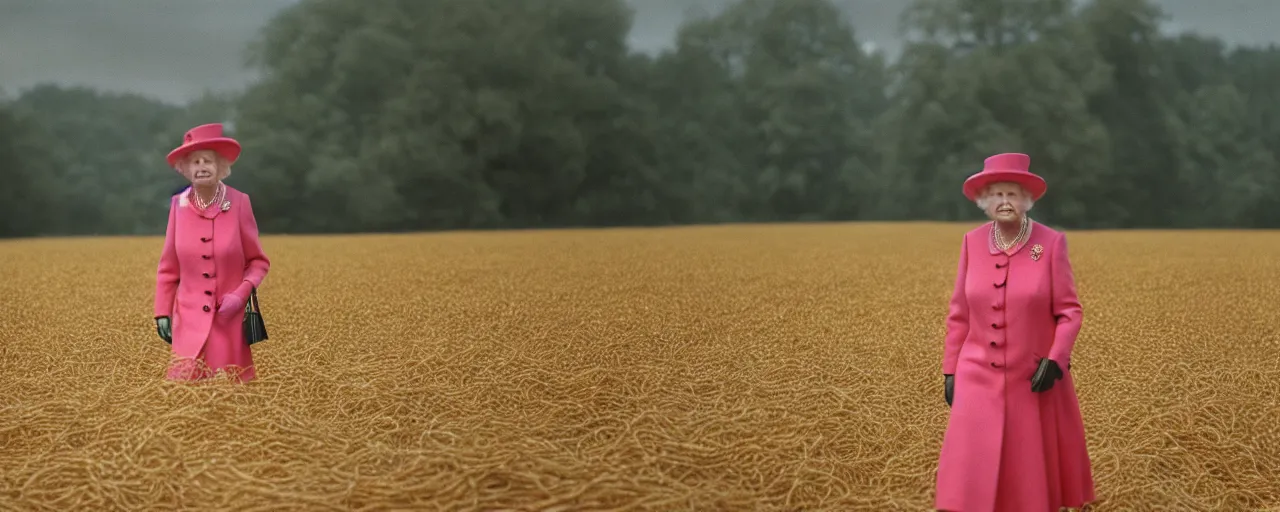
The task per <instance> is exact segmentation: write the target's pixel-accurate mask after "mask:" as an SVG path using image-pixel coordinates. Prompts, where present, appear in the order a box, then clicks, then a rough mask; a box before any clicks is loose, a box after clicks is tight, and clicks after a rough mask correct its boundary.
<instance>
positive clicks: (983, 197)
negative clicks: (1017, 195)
mask: <svg viewBox="0 0 1280 512" xmlns="http://www.w3.org/2000/svg"><path fill="white" fill-rule="evenodd" d="M997 183H1009V184H1011V185H1013V186H1015V187H1018V190H1019V191H1020V192H1021V196H1022V211H1023V212H1024V213H1025V212H1029V211H1031V208H1032V207H1033V206H1035V205H1036V200H1035V199H1032V198H1031V193H1030V192H1028V191H1027V189H1026V188H1025V187H1023V186H1022V185H1019V184H1017V183H1013V182H997ZM993 185H995V183H991V184H988V185H987V186H985V187H983V188H982V191H981V192H979V193H978V198H977V199H976V200H974V202H975V203H977V205H978V208H980V209H982V211H984V212H985V211H987V206H990V201H991V198H990V193H991V187H992V186H993Z"/></svg>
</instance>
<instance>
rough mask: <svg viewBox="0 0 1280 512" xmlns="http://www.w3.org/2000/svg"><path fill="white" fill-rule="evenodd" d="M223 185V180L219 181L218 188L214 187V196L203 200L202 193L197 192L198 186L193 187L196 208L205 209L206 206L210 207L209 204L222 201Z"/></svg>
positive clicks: (192, 193) (192, 192)
mask: <svg viewBox="0 0 1280 512" xmlns="http://www.w3.org/2000/svg"><path fill="white" fill-rule="evenodd" d="M223 187H224V185H223V184H222V182H218V186H217V188H216V189H214V192H213V197H211V198H209V200H208V201H201V200H200V194H199V193H197V192H196V188H195V187H191V195H192V196H195V200H194V201H192V202H193V203H195V205H196V210H199V211H204V210H205V209H206V208H208V207H209V205H211V204H215V203H219V202H221V200H222V192H223Z"/></svg>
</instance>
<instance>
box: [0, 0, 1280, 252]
mask: <svg viewBox="0 0 1280 512" xmlns="http://www.w3.org/2000/svg"><path fill="white" fill-rule="evenodd" d="M1277 19H1280V2H1275V1H1274V0H1218V1H1212V2H1210V1H1205V0H1093V1H1088V2H1083V1H1076V2H1072V1H1069V0H917V1H910V0H739V1H733V0H630V1H624V0H522V1H513V0H431V1H424V0H379V1H376V2H357V1H353V0H302V1H290V0H220V1H217V2H214V1H200V0H165V1H160V0H112V1H109V2H91V1H88V0H0V236H8V237H13V236H42V235H45V236H48V235H91V234H99V235H108V234H120V235H128V234H153V235H159V234H162V233H163V232H164V225H165V221H166V219H167V208H168V205H169V201H168V199H169V196H170V195H171V194H173V193H174V192H176V190H177V189H178V188H179V187H180V186H181V185H182V184H183V183H184V181H183V180H182V178H181V177H179V176H178V175H177V174H176V173H174V172H173V171H172V170H169V169H168V168H167V167H166V165H165V163H164V155H165V154H166V153H167V152H168V151H169V150H170V149H171V148H173V147H174V146H176V145H177V144H178V143H179V141H180V139H181V136H182V134H183V132H184V131H185V130H187V129H188V128H190V127H192V126H195V125H197V124H203V123H209V122H224V123H227V127H228V129H229V131H230V132H231V134H232V135H233V136H235V137H237V138H238V139H240V141H241V143H242V144H243V145H244V147H245V152H244V155H243V157H242V158H241V160H240V161H239V162H238V163H237V164H236V166H235V167H234V169H233V174H232V176H231V177H230V178H228V180H227V183H228V184H229V185H231V186H234V187H236V188H239V189H240V190H243V191H245V192H248V193H249V194H251V195H252V196H253V197H254V208H255V212H256V214H257V218H258V221H259V224H260V227H261V229H262V230H263V232H264V233H268V234H270V233H320V232H368V231H380V232H392V231H410V230H414V231H416V230H447V229H495V228H533V227H568V226H632V225H669V224H691V223H720V222H784V221H848V220H942V221H946V220H971V219H979V218H981V212H979V211H978V210H977V208H976V207H975V206H973V205H972V203H969V202H967V201H966V200H965V199H964V198H963V196H961V194H960V185H961V182H962V181H963V180H964V178H965V177H967V176H968V175H969V174H971V173H973V172H977V171H978V170H979V169H980V168H981V166H982V159H983V158H984V157H986V156H988V155H990V154H993V153H999V152H1009V151H1015V152H1025V153H1029V154H1030V155H1031V156H1032V170H1033V171H1034V172H1037V173H1040V174H1041V175H1043V176H1045V177H1046V179H1047V180H1048V181H1049V184H1050V187H1049V194H1048V195H1047V196H1046V197H1045V198H1044V199H1043V200H1042V201H1041V202H1039V203H1037V205H1036V208H1035V211H1033V212H1032V216H1033V217H1036V218H1037V219H1039V220H1041V221H1042V222H1047V223H1050V224H1053V225H1057V226H1060V227H1067V228H1077V229H1107V228H1162V227H1163V228H1225V227H1233V228H1259V227H1269V228H1274V227H1278V226H1280V198H1278V197H1277V190H1280V188H1278V187H1277V185H1280V46H1276V44H1275V43H1276V42H1277V41H1280V25H1277V24H1275V23H1274V20H1277Z"/></svg>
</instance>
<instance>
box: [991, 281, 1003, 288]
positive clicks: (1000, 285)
mask: <svg viewBox="0 0 1280 512" xmlns="http://www.w3.org/2000/svg"><path fill="white" fill-rule="evenodd" d="M992 286H995V287H996V288H1004V281H1001V282H999V283H992Z"/></svg>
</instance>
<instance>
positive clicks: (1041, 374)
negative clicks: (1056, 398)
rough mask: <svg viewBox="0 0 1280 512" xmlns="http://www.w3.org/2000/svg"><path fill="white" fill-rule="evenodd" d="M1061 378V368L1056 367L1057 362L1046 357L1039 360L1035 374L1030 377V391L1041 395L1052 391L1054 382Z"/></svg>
mask: <svg viewBox="0 0 1280 512" xmlns="http://www.w3.org/2000/svg"><path fill="white" fill-rule="evenodd" d="M1061 378H1062V368H1059V367H1058V362H1057V361H1054V360H1052V359H1049V358H1047V357H1044V358H1041V359H1040V366H1039V367H1037V368H1036V373H1035V374H1033V375H1032V376H1031V391H1033V392H1036V393H1043V392H1045V391H1048V390H1050V389H1053V383H1054V381H1056V380H1058V379H1061Z"/></svg>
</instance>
